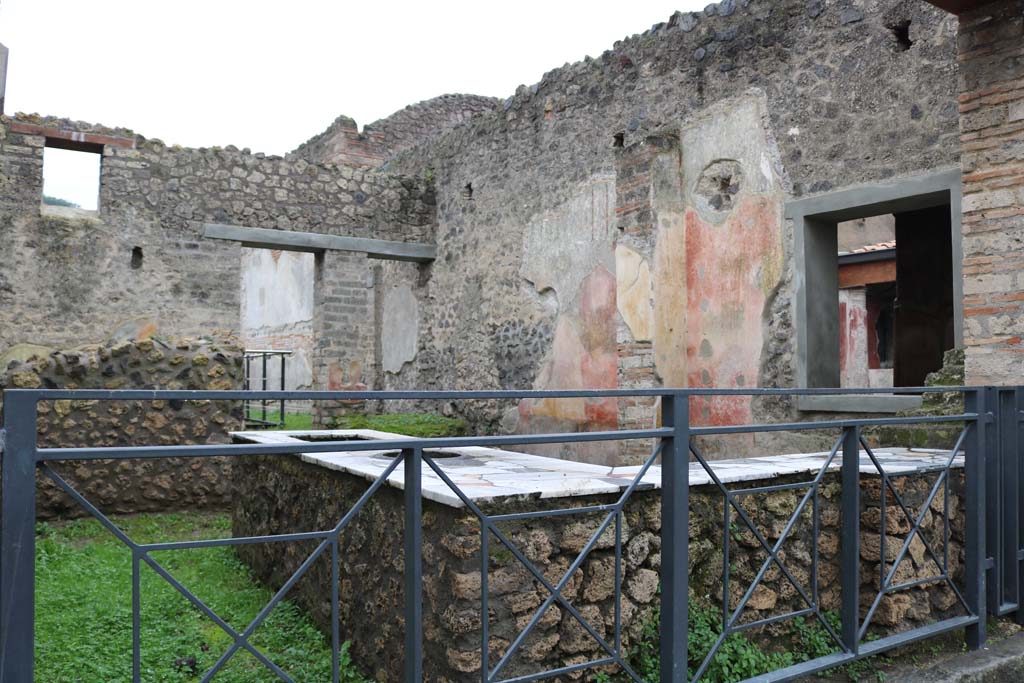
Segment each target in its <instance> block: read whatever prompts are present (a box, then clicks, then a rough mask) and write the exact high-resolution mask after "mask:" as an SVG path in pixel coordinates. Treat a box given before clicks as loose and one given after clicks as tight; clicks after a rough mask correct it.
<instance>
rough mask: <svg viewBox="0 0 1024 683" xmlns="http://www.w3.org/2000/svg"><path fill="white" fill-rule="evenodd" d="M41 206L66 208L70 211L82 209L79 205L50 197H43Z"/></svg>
mask: <svg viewBox="0 0 1024 683" xmlns="http://www.w3.org/2000/svg"><path fill="white" fill-rule="evenodd" d="M43 204H47V205H49V206H67V207H70V208H72V209H80V208H82V207H81V206H80V205H78V204H75V203H74V202H71V201H68V200H67V199H61V198H60V197H51V196H50V195H43Z"/></svg>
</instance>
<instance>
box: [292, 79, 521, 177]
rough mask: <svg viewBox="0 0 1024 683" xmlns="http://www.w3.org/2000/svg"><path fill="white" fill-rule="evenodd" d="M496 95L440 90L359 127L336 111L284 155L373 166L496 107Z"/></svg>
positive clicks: (308, 159)
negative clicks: (324, 126)
mask: <svg viewBox="0 0 1024 683" xmlns="http://www.w3.org/2000/svg"><path fill="white" fill-rule="evenodd" d="M500 105H501V101H500V100H498V99H496V98H493V97H482V96H479V95H459V94H451V95H441V96H440V97H435V98H432V99H429V100H424V101H423V102H417V103H416V104H410V105H409V106H407V107H406V108H405V109H402V110H400V111H397V112H395V113H394V114H392V115H390V116H388V117H386V118H383V119H380V120H378V121H374V122H373V123H371V124H368V125H367V126H366V127H365V128H364V130H363V132H362V133H360V132H359V129H358V126H357V125H356V122H355V120H354V119H352V118H350V117H348V116H344V115H342V116H339V117H338V118H337V119H335V120H334V122H333V123H332V124H331V125H330V126H328V128H327V130H325V131H324V132H322V133H320V134H318V135H315V136H313V137H312V138H310V139H309V140H307V141H306V142H304V143H302V144H301V145H299V146H298V147H297V148H296V149H295V151H293V152H292V153H291V154H289V157H290V158H300V159H305V160H307V161H320V162H332V163H337V164H345V165H349V166H365V167H371V168H372V167H377V166H380V165H381V164H382V163H383V162H385V161H387V160H388V159H389V158H391V157H392V156H394V155H395V154H397V153H398V152H400V151H402V150H404V149H406V148H408V147H411V146H413V145H417V144H421V143H424V142H427V141H429V140H432V139H434V138H436V137H437V136H438V135H440V134H442V133H443V132H444V131H446V130H448V129H450V128H452V127H455V126H458V125H460V124H462V123H464V122H466V121H468V120H469V119H471V118H472V117H474V116H476V115H478V114H481V113H485V112H490V111H494V110H496V109H497V108H498V107H499V106H500Z"/></svg>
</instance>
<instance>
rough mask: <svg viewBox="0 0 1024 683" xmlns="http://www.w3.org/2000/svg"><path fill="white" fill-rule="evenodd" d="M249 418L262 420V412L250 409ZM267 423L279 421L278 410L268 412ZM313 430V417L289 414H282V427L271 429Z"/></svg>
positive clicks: (302, 414) (279, 414)
mask: <svg viewBox="0 0 1024 683" xmlns="http://www.w3.org/2000/svg"><path fill="white" fill-rule="evenodd" d="M249 417H250V418H252V419H254V420H262V419H263V411H262V410H257V409H252V410H250V411H249ZM266 419H267V421H268V422H273V423H276V422H277V421H278V420H280V419H281V411H280V410H268V411H267V417H266ZM312 428H313V416H312V415H311V414H310V413H289V412H287V411H286V412H285V414H284V426H283V427H273V429H312Z"/></svg>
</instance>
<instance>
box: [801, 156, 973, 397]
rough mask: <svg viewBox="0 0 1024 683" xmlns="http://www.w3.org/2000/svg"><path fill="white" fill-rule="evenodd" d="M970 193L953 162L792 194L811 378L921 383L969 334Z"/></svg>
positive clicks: (807, 380)
mask: <svg viewBox="0 0 1024 683" xmlns="http://www.w3.org/2000/svg"><path fill="white" fill-rule="evenodd" d="M960 200H961V195H960V172H959V170H958V169H950V170H948V171H943V172H941V173H935V174H932V175H927V176H918V177H913V178H906V179H902V180H897V181H893V182H891V183H885V184H880V185H875V186H863V187H858V188H855V189H850V190H843V191H840V192H834V193H829V194H825V195H819V196H815V197H811V198H808V199H803V200H799V201H795V202H791V203H790V204H788V205H787V216H788V217H789V218H791V219H792V220H793V221H794V228H795V231H796V232H795V242H796V250H795V251H796V254H795V255H796V269H797V313H798V315H797V339H798V367H797V371H798V379H799V382H800V386H804V387H809V388H832V387H838V388H844V389H856V388H871V389H876V390H877V389H879V388H887V387H893V388H897V389H898V388H912V387H918V386H922V385H923V384H924V383H925V378H926V377H927V375H928V374H929V373H931V372H934V371H936V370H938V369H940V368H941V367H942V362H943V356H944V352H945V351H947V350H949V349H952V348H955V347H958V346H960V345H961V344H962V338H963V329H962V325H963V323H962V320H963V317H962V298H963V297H962V281H961V260H962V256H961V245H960ZM804 399H806V400H804ZM804 399H802V400H801V408H803V409H806V410H837V411H852V412H891V411H897V410H905V409H908V408H913V407H914V406H915V405H917V404H919V403H920V397H919V396H913V395H907V392H898V391H897V392H894V393H893V394H878V393H871V394H862V395H859V396H858V395H839V394H837V395H834V396H826V395H822V396H817V397H804Z"/></svg>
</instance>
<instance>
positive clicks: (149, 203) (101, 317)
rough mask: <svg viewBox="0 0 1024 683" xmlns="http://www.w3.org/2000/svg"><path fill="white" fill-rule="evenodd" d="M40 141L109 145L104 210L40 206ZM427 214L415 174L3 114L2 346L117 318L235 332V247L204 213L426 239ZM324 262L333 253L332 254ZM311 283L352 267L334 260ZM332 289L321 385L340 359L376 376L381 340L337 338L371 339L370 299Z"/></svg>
mask: <svg viewBox="0 0 1024 683" xmlns="http://www.w3.org/2000/svg"><path fill="white" fill-rule="evenodd" d="M47 145H51V146H65V147H68V146H71V147H76V148H79V149H85V150H86V151H95V152H97V153H99V154H102V167H101V174H100V188H99V193H100V201H99V210H98V211H96V212H86V211H81V210H74V209H60V210H57V209H53V208H52V207H44V206H43V205H42V203H41V202H42V184H43V150H44V148H45V147H46V146H47ZM433 222H434V207H433V192H432V189H431V186H430V184H429V183H428V182H426V181H424V180H422V179H410V178H404V177H401V176H397V175H384V174H380V173H373V172H370V171H364V170H359V169H352V168H344V167H336V166H331V165H324V164H319V163H310V162H307V161H305V160H303V159H296V160H291V161H289V160H285V159H282V158H280V157H267V156H264V155H262V154H252V153H250V152H249V151H248V150H243V151H239V150H237V149H235V148H233V147H228V148H225V149H220V148H212V149H188V148H181V147H178V146H168V145H166V144H165V143H163V142H161V141H160V140H153V139H146V138H144V137H142V136H139V135H136V134H134V133H133V132H131V131H129V130H126V129H119V128H118V129H114V128H105V127H102V126H96V125H92V124H87V123H82V122H74V121H68V120H63V119H55V118H43V117H38V116H25V115H18V116H17V117H14V118H8V117H0V226H2V228H3V238H4V244H3V248H4V252H5V254H8V257H7V258H4V259H3V260H2V261H0V354H2V353H3V352H4V351H5V350H6V349H8V348H9V347H11V346H13V345H15V344H18V343H23V342H32V343H35V344H41V345H44V346H48V347H73V346H78V345H80V344H83V343H87V342H98V341H102V340H105V339H108V338H109V337H111V336H112V331H118V332H117V334H114V335H113V336H118V335H122V336H127V337H134V336H139V337H142V336H149V335H152V334H154V333H155V334H157V335H162V336H174V337H177V336H201V335H207V334H210V333H212V332H213V331H215V330H224V331H228V332H231V333H234V334H238V333H239V332H240V331H241V329H240V328H241V324H240V311H241V306H242V301H241V297H240V290H241V287H240V282H241V277H242V270H241V264H242V257H241V246H240V245H239V244H237V243H235V242H227V241H219V240H212V239H205V238H203V237H202V234H203V225H204V223H222V224H231V225H237V226H245V227H253V228H266V229H276V230H295V231H302V232H312V233H323V234H331V235H342V236H354V237H368V238H378V239H384V240H393V241H415V242H428V243H429V242H431V241H432V240H433ZM365 260H366V259H365V255H363V261H365ZM307 261H308V259H307ZM318 263H320V264H322V265H323V264H326V265H325V267H326V268H327V269H328V271H329V270H330V269H331V268H332V267H333V266H332V265H331V263H333V260H331V259H328V260H326V261H324V260H323V259H321V261H318ZM318 281H322V282H335V281H344V282H346V283H349V282H351V281H352V279H351V278H350V277H349V276H348V274H347V272H346V273H339V274H333V273H330V272H327V273H324V274H323V277H321V278H320V280H318ZM272 287H273V285H271V288H272ZM353 287H355V288H359V287H361V288H362V289H363V290H364V291H365V290H368V289H369V288H371V287H372V282H370V281H368V280H366V279H365V278H363V279H359V280H358V284H357V285H353ZM336 295H337V292H334V291H330V292H323V293H322V296H323V297H324V299H323V303H324V305H323V306H322V307H318V308H317V309H316V310H317V311H318V312H322V313H323V316H322V318H323V320H322V321H321V323H319V325H320V326H319V327H318V328H315V329H317V331H318V334H319V337H320V339H322V340H327V341H324V342H323V343H322V344H320V345H316V346H312V345H310V344H309V342H308V341H306V342H304V343H305V344H306V347H307V348H309V349H310V353H311V354H312V355H314V356H317V358H315V359H311V360H310V363H311V364H312V365H313V366H314V367H315V368H319V369H320V371H321V372H320V374H319V375H316V376H314V378H313V383H314V385H315V386H317V387H321V388H325V389H326V388H328V387H331V386H340V383H339V382H337V381H335V379H336V378H337V377H338V376H339V375H340V374H343V373H342V368H344V369H345V370H344V372H345V373H349V374H352V373H355V374H358V375H359V376H360V377H361V378H366V381H367V382H369V383H372V378H373V377H374V376H375V369H374V368H375V363H376V359H375V354H374V350H373V348H372V346H371V347H370V348H369V349H368V350H367V348H366V347H364V346H358V345H351V344H343V343H336V342H334V341H330V339H331V338H332V337H338V338H344V337H346V336H347V335H352V334H357V335H361V336H363V337H366V338H369V339H371V340H372V339H373V334H374V332H373V330H374V322H373V319H374V308H373V305H372V303H373V302H372V298H367V297H366V296H364V297H363V299H361V300H360V302H359V303H358V304H352V303H351V302H348V301H339V300H337V299H335V298H332V297H334V296H336ZM308 298H309V297H308V296H307V300H308ZM306 305H308V304H306ZM346 306H347V307H351V306H356V307H358V313H359V314H358V315H346V316H345V318H344V319H341V318H340V317H339V316H338V311H337V309H338V308H339V307H346ZM346 311H347V313H352V312H353V311H351V310H348V309H346ZM268 315H269V314H268ZM275 315H277V313H275ZM302 315H304V314H302ZM254 327H255V328H259V327H261V325H260V324H254ZM308 327H309V326H307V328H308ZM361 327H362V328H365V329H364V330H363V331H360V328H361ZM126 330H127V331H126ZM303 334H305V333H303Z"/></svg>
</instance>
